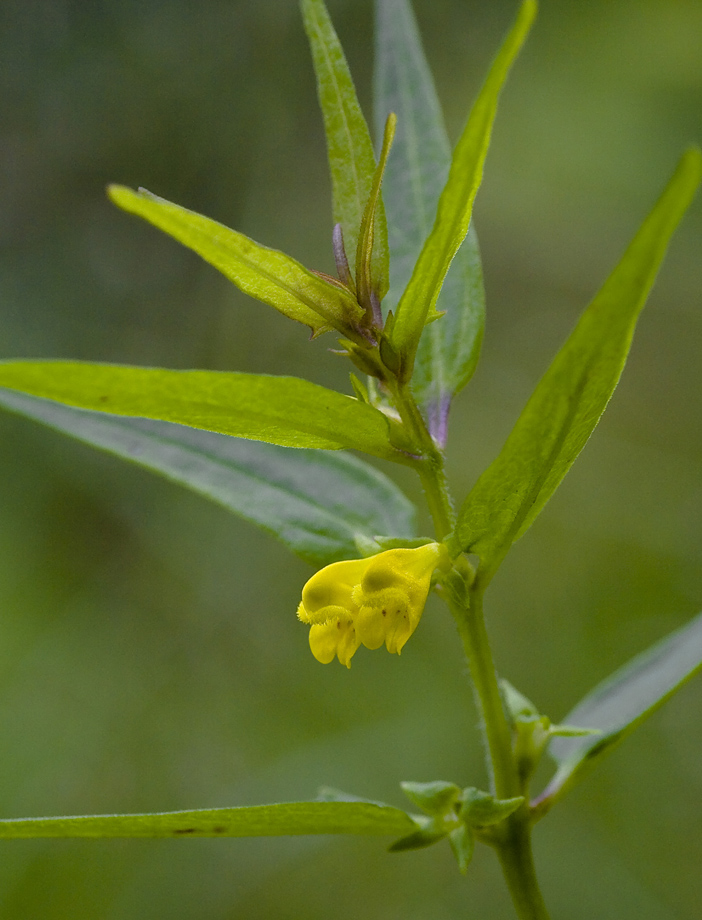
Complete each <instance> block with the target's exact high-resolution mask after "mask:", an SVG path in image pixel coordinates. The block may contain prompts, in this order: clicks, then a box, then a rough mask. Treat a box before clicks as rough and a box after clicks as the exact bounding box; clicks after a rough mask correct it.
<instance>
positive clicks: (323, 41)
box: [302, 0, 388, 298]
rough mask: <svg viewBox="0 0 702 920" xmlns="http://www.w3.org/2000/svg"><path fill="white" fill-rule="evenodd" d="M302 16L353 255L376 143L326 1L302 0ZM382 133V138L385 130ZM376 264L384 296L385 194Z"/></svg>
mask: <svg viewBox="0 0 702 920" xmlns="http://www.w3.org/2000/svg"><path fill="white" fill-rule="evenodd" d="M302 16H303V19H304V23H305V31H306V32H307V36H308V38H309V41H310V47H311V49H312V59H313V61H314V69H315V73H316V76H317V92H318V95H319V104H320V107H321V109H322V115H323V117H324V129H325V133H326V137H327V153H328V156H329V170H330V172H331V180H332V198H333V213H334V223H335V224H337V223H338V224H341V227H342V230H343V233H344V241H345V244H346V252H347V254H348V255H350V256H355V255H356V250H357V247H358V234H359V229H360V226H361V220H362V218H363V211H364V209H365V206H366V202H367V201H368V195H369V193H370V190H371V185H372V182H373V173H374V172H375V157H374V155H373V144H372V142H371V137H370V132H369V130H368V124H367V122H366V119H365V118H364V116H363V112H362V111H361V107H360V105H359V103H358V97H357V95H356V89H355V87H354V84H353V79H352V77H351V73H350V71H349V67H348V64H347V62H346V57H345V56H344V51H343V49H342V47H341V43H340V42H339V39H338V37H337V34H336V32H335V31H334V26H333V25H332V22H331V19H330V18H329V13H328V12H327V8H326V6H325V5H324V2H323V0H302ZM379 136H381V137H382V132H381V134H380V135H379ZM372 267H373V272H372V273H373V278H374V279H375V282H376V285H377V288H378V289H377V291H376V293H377V294H378V296H379V297H380V298H382V297H384V296H385V293H386V291H387V288H388V244H387V224H386V221H385V210H384V208H383V202H382V198H380V200H379V201H378V209H377V213H376V218H375V235H374V245H373V260H372Z"/></svg>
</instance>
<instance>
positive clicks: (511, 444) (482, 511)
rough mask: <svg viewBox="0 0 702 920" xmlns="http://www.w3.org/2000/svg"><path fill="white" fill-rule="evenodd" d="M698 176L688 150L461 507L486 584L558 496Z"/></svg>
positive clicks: (698, 161)
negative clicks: (518, 540)
mask: <svg viewBox="0 0 702 920" xmlns="http://www.w3.org/2000/svg"><path fill="white" fill-rule="evenodd" d="M701 177H702V154H701V153H700V151H699V150H697V149H691V150H688V151H687V153H685V154H684V155H683V157H682V159H681V160H680V162H679V164H678V167H677V169H676V170H675V173H674V174H673V176H672V178H671V180H670V182H669V183H668V185H667V187H666V189H665V191H664V192H663V194H662V195H661V197H660V199H659V200H658V202H657V203H656V205H655V207H654V208H653V210H652V211H651V213H650V214H649V215H648V217H647V218H646V220H645V221H644V222H643V224H642V226H641V228H640V230H639V231H638V233H637V234H636V236H635V237H634V239H633V240H632V242H631V243H630V245H629V247H628V249H627V250H626V252H625V253H624V256H623V257H622V259H621V261H620V262H619V264H618V265H617V267H616V268H615V269H614V271H613V272H612V274H611V275H610V276H609V278H608V279H607V281H606V282H605V284H604V286H603V287H602V288H601V290H600V291H599V293H598V294H597V295H596V297H595V299H594V300H593V301H592V303H591V304H590V305H589V307H588V308H587V309H586V310H585V312H584V313H583V315H582V316H581V318H580V320H579V322H578V324H577V326H576V327H575V329H574V330H573V332H572V333H571V335H570V337H569V338H568V340H567V341H566V343H565V345H564V346H563V347H562V348H561V350H560V351H559V353H558V354H557V355H556V358H555V359H554V361H553V363H552V364H551V366H550V368H549V369H548V371H547V372H546V374H545V375H544V376H543V377H542V379H541V380H540V381H539V383H538V385H537V387H536V389H535V390H534V393H533V394H532V396H531V398H530V399H529V402H528V403H527V405H526V407H525V409H524V411H523V412H522V414H521V416H520V417H519V419H518V421H517V424H516V425H515V427H514V429H513V430H512V433H511V434H510V436H509V438H508V439H507V441H506V443H505V446H504V447H503V448H502V451H501V453H500V454H499V456H498V457H497V458H496V460H494V461H493V463H492V464H491V465H490V466H489V467H488V469H487V470H486V471H485V472H484V473H483V474H482V476H481V477H480V479H479V480H478V482H477V483H476V484H475V486H474V488H473V490H472V491H471V492H470V494H469V495H468V497H467V499H466V500H465V502H464V504H463V507H462V508H461V511H460V514H459V518H458V526H457V529H456V535H457V538H458V541H459V543H460V545H461V547H462V548H463V549H465V550H467V551H469V552H474V553H477V554H478V555H480V556H481V557H482V567H483V573H484V574H483V577H484V578H485V579H486V580H487V579H489V577H490V575H491V573H492V572H493V571H494V569H495V568H496V566H497V565H498V564H499V562H500V560H501V559H502V557H503V556H504V554H505V553H506V552H507V550H508V549H509V547H510V545H511V544H512V543H513V541H514V540H516V539H518V538H519V537H520V536H521V535H522V534H523V533H524V531H525V530H526V529H527V528H528V527H529V526H530V525H531V524H532V522H533V521H534V519H535V518H536V516H537V515H538V514H539V512H540V511H541V509H542V508H543V506H544V505H545V504H546V502H547V501H548V499H549V498H550V497H551V495H552V494H553V492H554V491H555V490H556V488H557V487H558V485H559V484H560V482H561V480H562V479H563V477H564V476H565V474H566V473H567V472H568V470H569V469H570V467H571V465H572V463H573V462H574V460H575V458H576V457H577V455H578V454H579V453H580V451H581V450H582V448H583V447H584V446H585V443H586V441H587V439H588V438H589V437H590V434H591V433H592V431H593V430H594V428H595V426H596V425H597V422H598V421H599V419H600V416H601V415H602V413H603V412H604V410H605V407H606V406H607V403H608V402H609V399H610V397H611V395H612V393H613V392H614V389H615V387H616V385H617V383H618V381H619V377H620V375H621V373H622V370H623V368H624V364H625V362H626V357H627V354H628V352H629V348H630V345H631V339H632V336H633V334H634V328H635V326H636V321H637V319H638V316H639V313H640V312H641V309H642V308H643V305H644V303H645V301H646V297H647V296H648V292H649V291H650V289H651V286H652V285H653V282H654V280H655V277H656V274H657V272H658V268H659V266H660V264H661V262H662V260H663V256H664V255H665V251H666V249H667V246H668V242H669V240H670V237H671V235H672V233H673V231H674V230H675V228H676V226H677V225H678V223H679V221H680V219H681V218H682V216H683V214H684V213H685V210H686V209H687V207H688V205H689V204H690V202H691V200H692V198H693V196H694V193H695V190H696V189H697V186H698V185H699V182H700V178H701Z"/></svg>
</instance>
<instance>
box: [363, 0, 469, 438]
mask: <svg viewBox="0 0 702 920" xmlns="http://www.w3.org/2000/svg"><path fill="white" fill-rule="evenodd" d="M375 60H376V65H375V123H376V131H379V130H381V129H382V125H383V124H384V122H385V118H386V116H387V114H388V113H389V112H396V113H397V117H398V123H397V132H396V135H395V142H394V145H393V150H392V153H391V155H390V158H389V160H388V165H387V168H386V172H385V179H384V183H383V197H384V200H385V209H386V213H387V218H388V240H389V245H390V254H391V260H392V273H391V277H390V291H389V292H388V295H387V297H386V298H385V304H386V305H387V306H389V308H390V309H394V308H395V307H396V305H397V301H398V300H399V298H400V294H401V293H402V291H403V290H404V289H405V288H406V287H407V285H408V283H409V280H410V277H411V275H412V269H413V267H414V264H415V262H416V261H417V259H418V258H419V254H420V252H421V250H422V246H423V244H424V242H425V240H426V239H427V237H428V236H429V232H430V230H431V228H432V224H433V222H434V217H435V214H436V207H437V203H438V200H439V195H440V193H441V189H442V188H443V187H444V185H445V183H446V178H447V176H448V171H449V165H450V162H451V148H450V145H449V140H448V136H447V134H446V129H445V127H444V122H443V117H442V114H441V107H440V105H439V100H438V98H437V95H436V90H435V89H434V82H433V80H432V76H431V72H430V70H429V67H428V65H427V62H426V59H425V57H424V52H423V49H422V45H421V40H420V37H419V32H418V30H417V25H416V22H415V19H414V15H413V13H412V7H411V5H410V3H409V0H376V54H375ZM437 310H438V311H439V312H442V311H443V312H444V316H443V317H442V319H440V320H438V321H437V322H433V323H430V324H429V325H428V326H426V327H425V329H424V332H423V333H422V337H421V339H420V341H419V348H418V351H417V356H416V362H415V368H414V376H413V378H412V389H413V390H414V393H415V397H416V398H417V400H418V402H419V404H420V406H421V407H422V409H423V410H424V414H425V416H426V417H427V420H428V422H429V426H430V430H431V433H432V434H433V435H434V437H435V438H436V439H437V440H438V441H440V442H442V443H443V441H444V440H445V434H446V416H447V413H448V409H449V405H450V401H451V397H452V395H454V394H455V393H457V392H458V391H459V390H460V389H461V388H462V387H464V386H465V384H466V383H467V382H468V380H469V379H470V377H471V376H472V374H473V371H474V370H475V366H476V364H477V360H478V355H479V351H480V343H481V341H482V333H483V327H484V323H485V292H484V289H483V279H482V268H481V264H480V253H479V251H478V241H477V236H476V234H475V230H474V229H473V226H472V224H471V226H470V228H469V231H468V236H467V237H466V239H465V242H464V243H463V245H462V246H461V247H460V249H459V250H458V252H457V253H456V256H455V258H454V260H453V262H452V263H451V267H450V268H449V270H448V274H447V276H446V279H445V281H444V284H443V287H442V288H441V293H440V294H439V299H438V303H437Z"/></svg>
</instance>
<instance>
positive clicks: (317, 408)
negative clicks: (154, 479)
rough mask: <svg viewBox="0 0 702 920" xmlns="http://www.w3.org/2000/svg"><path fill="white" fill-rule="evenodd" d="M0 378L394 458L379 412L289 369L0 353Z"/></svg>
mask: <svg viewBox="0 0 702 920" xmlns="http://www.w3.org/2000/svg"><path fill="white" fill-rule="evenodd" d="M0 386H5V387H8V388H9V389H12V390H19V391H20V392H22V393H27V394H28V395H30V396H41V397H43V398H45V399H53V400H56V401H57V402H60V403H65V404H66V405H68V406H75V407H76V408H78V409H92V410H97V411H100V412H109V413H110V414H112V415H132V416H138V417H140V418H150V419H160V420H162V421H166V422H176V423H178V424H181V425H189V426H190V427H192V428H202V429H204V430H205V431H217V432H219V433H220V434H230V435H234V436H235V437H240V438H251V439H253V440H254V441H267V442H268V443H269V444H280V445H281V446H283V447H314V448H326V449H328V450H339V449H340V448H343V447H351V448H355V449H356V450H362V451H365V452H366V453H368V454H373V455H374V456H377V457H384V458H386V459H402V456H401V454H400V453H399V451H396V450H395V449H394V448H393V446H392V445H391V443H390V440H389V436H390V432H391V430H393V431H397V432H399V426H395V425H394V423H392V422H390V420H389V419H388V418H387V417H386V416H385V415H383V413H382V412H379V411H378V410H377V409H373V408H372V407H371V406H368V405H365V404H364V403H361V402H359V401H358V400H356V399H351V398H350V397H348V396H343V395H342V394H341V393H336V392H335V391H334V390H327V389H326V388H325V387H320V386H318V385H317V384H315V383H310V382H309V381H307V380H300V379H299V378H297V377H271V376H266V375H264V374H236V373H228V372H224V371H172V370H164V369H162V368H147V367H124V366H121V365H117V364H88V363H78V362H70V361H4V362H0Z"/></svg>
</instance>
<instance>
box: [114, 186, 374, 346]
mask: <svg viewBox="0 0 702 920" xmlns="http://www.w3.org/2000/svg"><path fill="white" fill-rule="evenodd" d="M107 192H108V195H109V197H110V198H111V200H112V201H113V202H114V203H115V204H116V205H117V206H118V207H120V208H122V209H123V210H124V211H128V212H129V213H130V214H136V215H137V216H138V217H143V218H144V220H147V221H148V222H149V223H151V224H153V225H154V226H155V227H158V228H159V230H163V231H164V233H168V234H169V236H172V237H173V238H174V239H176V240H178V242H179V243H182V244H183V245H184V246H187V247H188V248H189V249H192V250H193V251H194V252H196V253H197V254H198V255H200V256H202V258H203V259H204V260H205V261H206V262H209V263H210V265H214V267H215V268H217V269H219V271H221V272H222V274H223V275H226V277H227V278H229V280H230V281H232V282H234V284H235V285H236V286H237V287H238V288H240V290H242V291H243V292H244V293H245V294H249V295H250V296H251V297H255V298H256V299H257V300H261V301H263V303H267V304H270V306H272V307H275V309H276V310H279V311H280V312H281V313H283V314H284V315H285V316H288V317H290V319H294V320H297V321H298V322H300V323H304V324H305V325H306V326H309V327H310V328H311V329H312V331H313V333H314V334H320V333H321V332H325V331H326V330H328V329H329V328H331V326H332V325H334V326H335V327H336V328H341V330H342V331H345V330H346V325H345V324H344V319H345V318H346V317H350V318H356V319H357V318H359V317H360V316H362V313H363V311H362V310H361V309H360V307H359V306H358V304H357V303H356V301H355V299H354V298H353V297H351V295H350V294H349V293H348V292H346V291H344V290H343V289H342V288H340V287H336V286H335V285H333V284H330V283H329V282H328V281H325V280H324V279H323V278H320V277H319V276H318V275H315V274H314V272H311V271H308V270H307V269H306V268H305V267H304V266H303V265H301V264H300V263H299V262H296V261H295V259H293V258H292V257H291V256H288V255H285V253H283V252H279V251H278V250H276V249H269V248H268V247H267V246H261V245H260V244H259V243H255V242H254V241H253V240H251V239H249V238H248V237H247V236H244V234H243V233H238V232H237V231H236V230H231V229H230V228H229V227H225V226H224V224H219V223H217V221H214V220H210V218H209V217H203V216H202V215H201V214H196V213H195V212H194V211H189V210H188V209H187V208H182V207H180V205H177V204H173V203H172V202H171V201H166V199H165V198H159V197H158V196H157V195H152V194H151V192H147V191H146V190H145V189H139V191H138V192H135V191H133V190H132V189H130V188H126V187H125V186H123V185H110V186H108V189H107Z"/></svg>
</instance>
